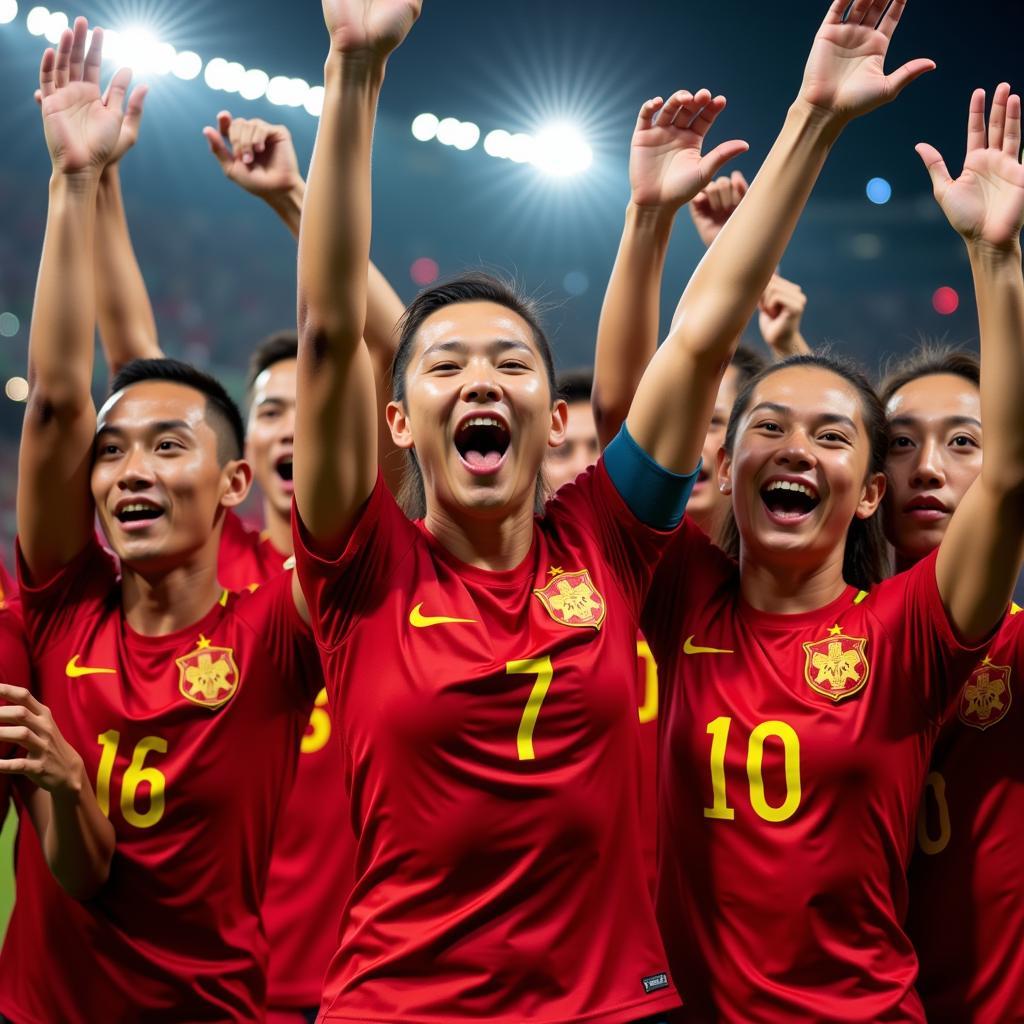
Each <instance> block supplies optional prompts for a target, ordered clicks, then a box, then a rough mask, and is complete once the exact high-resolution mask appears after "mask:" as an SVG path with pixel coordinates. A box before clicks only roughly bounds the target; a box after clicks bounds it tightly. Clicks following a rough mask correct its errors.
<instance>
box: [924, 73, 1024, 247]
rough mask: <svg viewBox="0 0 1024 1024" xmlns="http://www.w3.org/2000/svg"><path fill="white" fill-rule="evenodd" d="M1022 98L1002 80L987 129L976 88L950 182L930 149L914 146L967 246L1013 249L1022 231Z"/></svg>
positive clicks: (938, 156) (981, 94)
mask: <svg viewBox="0 0 1024 1024" xmlns="http://www.w3.org/2000/svg"><path fill="white" fill-rule="evenodd" d="M1020 146H1021V100H1020V96H1018V95H1016V94H1013V95H1011V93H1010V86H1009V85H1007V84H1006V83H1005V82H1004V83H1003V84H1002V85H1000V86H999V87H998V88H997V89H996V94H995V96H994V97H993V100H992V111H991V113H990V115H989V119H988V130H987V131H986V128H985V90H984V89H975V91H974V94H973V95H972V96H971V110H970V115H969V117H968V121H967V156H966V157H965V159H964V169H963V171H961V173H960V177H959V178H956V179H954V178H953V177H952V176H951V175H950V173H949V170H948V169H947V167H946V163H945V161H944V160H943V159H942V155H941V154H940V153H939V151H938V150H937V149H936V148H935V147H934V146H929V145H928V144H927V143H924V142H922V143H920V144H919V145H918V146H917V147H916V148H917V152H918V155H919V156H920V157H921V159H922V160H923V161H924V165H925V167H926V168H927V170H928V174H929V175H930V176H931V179H932V187H933V189H934V192H935V198H936V200H937V201H938V204H939V206H941V207H942V212H943V213H944V214H945V215H946V218H947V219H948V220H949V223H950V224H952V225H953V227H954V228H955V229H956V231H957V232H959V234H960V235H962V236H963V238H964V239H965V240H966V241H968V242H986V243H988V244H989V245H992V246H995V247H997V248H1007V247H1011V246H1015V245H1017V244H1018V243H1019V241H1020V233H1021V228H1022V227H1024V167H1022V166H1021V161H1020Z"/></svg>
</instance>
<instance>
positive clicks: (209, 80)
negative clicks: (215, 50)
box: [203, 57, 228, 89]
mask: <svg viewBox="0 0 1024 1024" xmlns="http://www.w3.org/2000/svg"><path fill="white" fill-rule="evenodd" d="M227 67H228V62H227V61H226V60H225V59H224V58H223V57H214V58H213V60H211V61H208V62H207V64H206V71H204V72H203V79H204V80H205V82H206V84H207V85H208V86H209V87H210V88H211V89H223V88H224V85H223V82H224V72H225V71H227Z"/></svg>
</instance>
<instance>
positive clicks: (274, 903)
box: [217, 512, 356, 1007]
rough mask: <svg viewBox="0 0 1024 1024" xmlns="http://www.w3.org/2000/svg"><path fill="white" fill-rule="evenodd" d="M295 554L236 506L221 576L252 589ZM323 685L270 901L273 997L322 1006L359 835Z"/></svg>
mask: <svg viewBox="0 0 1024 1024" xmlns="http://www.w3.org/2000/svg"><path fill="white" fill-rule="evenodd" d="M291 562H292V559H291V557H290V556H287V555H283V554H282V553H281V552H280V551H278V550H277V548H275V547H274V545H273V544H271V543H270V538H269V537H267V536H266V535H265V534H261V533H260V532H259V531H257V530H253V529H250V528H249V527H247V526H245V525H244V524H243V523H242V521H241V520H240V519H239V518H238V516H236V515H235V514H234V513H230V512H229V513H228V515H227V517H226V519H225V521H224V533H223V534H222V536H221V542H220V558H219V559H218V564H217V578H218V579H219V580H220V582H221V583H222V584H223V585H224V586H226V587H227V588H228V589H229V590H247V589H249V588H250V587H252V586H253V585H255V584H258V583H263V582H265V581H266V580H268V579H270V578H272V577H273V576H276V575H278V574H279V573H281V572H282V571H283V570H284V567H285V565H286V564H289V565H290V564H291ZM333 732H334V730H333V725H332V723H331V715H330V709H329V708H328V707H327V691H326V690H325V689H323V688H321V690H320V693H319V694H318V695H317V698H316V706H315V707H314V708H313V713H312V715H311V717H310V720H309V723H308V724H307V726H306V734H305V735H304V736H303V738H302V747H301V754H300V757H299V766H298V770H297V771H296V773H295V785H294V786H293V787H292V791H291V793H290V794H289V797H288V803H287V804H286V805H285V809H284V812H283V813H282V815H281V820H280V822H279V824H278V826H277V836H276V838H275V839H274V854H273V858H272V859H271V862H270V874H269V875H268V877H267V893H266V897H265V898H264V900H263V925H264V928H266V932H267V943H268V945H269V947H270V967H269V972H268V975H267V1004H268V1005H269V1006H272V1007H310V1006H318V1005H319V1003H320V993H321V990H322V987H323V980H324V973H325V972H326V970H327V964H328V963H329V962H330V959H331V957H332V956H333V955H334V951H335V950H336V949H337V948H338V922H339V920H340V918H341V908H342V907H343V906H344V905H345V900H347V899H348V894H349V892H351V890H352V884H353V881H354V870H355V869H354V863H355V847H356V841H355V836H354V835H353V832H352V820H351V815H350V814H349V806H348V799H347V798H346V796H345V790H344V787H343V785H342V783H341V780H342V779H343V778H344V776H345V771H346V761H345V758H344V754H343V750H342V747H341V744H340V743H339V742H338V738H337V736H336V735H332V734H333Z"/></svg>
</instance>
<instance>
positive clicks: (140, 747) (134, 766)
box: [96, 729, 167, 828]
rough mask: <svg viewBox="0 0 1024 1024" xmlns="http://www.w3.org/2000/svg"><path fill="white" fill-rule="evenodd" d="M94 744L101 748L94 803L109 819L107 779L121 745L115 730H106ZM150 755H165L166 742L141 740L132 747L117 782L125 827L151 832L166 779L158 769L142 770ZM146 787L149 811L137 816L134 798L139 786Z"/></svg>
mask: <svg viewBox="0 0 1024 1024" xmlns="http://www.w3.org/2000/svg"><path fill="white" fill-rule="evenodd" d="M96 742H97V743H99V745H100V746H101V747H102V748H103V752H102V754H101V755H100V765H99V769H98V771H97V773H96V802H97V803H98V804H99V805H100V810H101V811H102V812H103V813H104V814H105V815H106V816H107V817H108V818H109V817H110V779H111V776H112V775H113V773H114V763H115V761H116V760H117V748H118V745H119V744H120V742H121V734H120V733H119V732H118V731H117V730H116V729H109V730H108V731H107V732H104V733H100V735H99V736H97V737H96ZM151 752H156V753H158V754H166V753H167V740H165V739H162V738H161V737H159V736H145V737H143V738H142V739H141V740H139V742H138V743H136V744H135V750H134V751H132V760H131V764H129V766H128V768H127V770H126V771H125V773H124V777H123V778H122V779H121V814H122V815H124V820H125V821H126V822H128V824H129V825H134V826H135V828H151V827H152V826H153V825H155V824H156V823H157V822H158V821H159V820H160V819H161V818H162V817H163V816H164V793H165V791H166V788H167V779H166V777H165V776H164V774H163V772H161V771H160V770H159V769H158V768H152V767H150V768H146V767H145V766H144V764H145V760H146V758H147V756H148V755H149V754H150V753H151ZM144 782H145V783H148V784H149V807H148V808H147V809H146V810H145V811H143V812H141V813H140V812H139V811H138V810H137V808H136V802H135V801H136V796H137V794H138V789H139V786H141V785H142V784H143V783H144Z"/></svg>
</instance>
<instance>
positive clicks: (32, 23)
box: [25, 7, 50, 36]
mask: <svg viewBox="0 0 1024 1024" xmlns="http://www.w3.org/2000/svg"><path fill="white" fill-rule="evenodd" d="M49 20H50V12H49V10H48V9H47V8H45V7H33V8H32V10H31V11H29V12H28V16H27V17H26V18H25V28H27V29H28V30H29V32H31V33H32V35H34V36H41V35H42V34H43V33H44V32H45V31H46V24H47V22H48V21H49Z"/></svg>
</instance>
